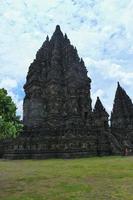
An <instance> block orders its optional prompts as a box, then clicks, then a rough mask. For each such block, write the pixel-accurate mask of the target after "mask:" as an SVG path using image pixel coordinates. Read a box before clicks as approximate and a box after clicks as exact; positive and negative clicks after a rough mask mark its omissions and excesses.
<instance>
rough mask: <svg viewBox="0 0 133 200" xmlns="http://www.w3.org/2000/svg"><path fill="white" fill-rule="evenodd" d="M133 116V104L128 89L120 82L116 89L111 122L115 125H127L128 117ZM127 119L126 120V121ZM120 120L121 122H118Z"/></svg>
mask: <svg viewBox="0 0 133 200" xmlns="http://www.w3.org/2000/svg"><path fill="white" fill-rule="evenodd" d="M131 117H133V104H132V101H131V99H130V97H129V96H128V95H127V93H126V91H125V90H124V89H123V88H122V87H121V86H120V84H119V82H118V85H117V89H116V94H115V99H114V104H113V110H112V113H111V122H112V125H113V126H114V125H115V126H119V125H120V122H121V125H120V126H126V124H125V122H126V121H128V120H127V119H129V118H131ZM125 120H126V121H125ZM118 121H119V123H117V122H118Z"/></svg>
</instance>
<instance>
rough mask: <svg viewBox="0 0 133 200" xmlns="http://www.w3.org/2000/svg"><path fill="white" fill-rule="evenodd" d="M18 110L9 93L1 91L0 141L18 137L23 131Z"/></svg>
mask: <svg viewBox="0 0 133 200" xmlns="http://www.w3.org/2000/svg"><path fill="white" fill-rule="evenodd" d="M16 110H17V108H16V105H15V103H14V102H13V101H12V98H11V97H10V96H8V95H7V91H6V90H5V89H0V139H3V138H10V137H16V136H17V135H18V134H19V133H20V131H21V130H22V124H21V122H20V118H19V117H18V116H16Z"/></svg>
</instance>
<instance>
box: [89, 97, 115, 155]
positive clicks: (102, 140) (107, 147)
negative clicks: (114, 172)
mask: <svg viewBox="0 0 133 200" xmlns="http://www.w3.org/2000/svg"><path fill="white" fill-rule="evenodd" d="M93 120H94V129H95V131H94V133H96V138H97V140H96V141H97V155H99V156H100V155H109V154H111V152H112V147H111V143H110V130H109V123H108V121H109V114H108V113H107V111H106V110H105V108H104V106H103V104H102V102H101V101H100V99H99V97H97V100H96V103H95V106H94V110H93Z"/></svg>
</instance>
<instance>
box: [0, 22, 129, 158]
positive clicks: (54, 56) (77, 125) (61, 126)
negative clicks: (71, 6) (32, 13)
mask: <svg viewBox="0 0 133 200" xmlns="http://www.w3.org/2000/svg"><path fill="white" fill-rule="evenodd" d="M90 84H91V79H90V78H89V77H88V76H87V70H86V67H85V64H84V61H83V59H82V58H80V57H79V56H78V53H77V50H76V48H75V47H74V46H73V45H71V43H70V40H69V39H68V37H67V35H66V34H65V35H63V33H62V32H61V30H60V26H59V25H57V26H56V29H55V32H54V33H53V35H52V37H51V39H49V37H48V36H47V38H46V41H45V42H44V43H43V45H42V47H41V48H40V49H39V50H38V52H37V54H36V58H35V60H34V61H33V62H32V63H31V65H30V67H29V72H28V75H27V80H26V84H25V85H24V90H25V98H24V103H23V124H24V130H23V132H22V133H21V134H20V136H18V137H17V138H16V139H6V140H4V141H1V142H0V157H3V158H11V159H17V158H19V159H21V158H39V159H40V158H72V157H87V156H102V155H121V154H123V153H125V151H126V153H127V152H128V155H130V154H133V104H132V101H131V99H130V98H129V97H128V95H127V94H126V92H125V91H124V89H123V88H121V86H120V84H119V83H118V87H117V91H116V95H115V100H114V105H113V110H112V113H111V123H110V124H109V114H108V113H107V111H106V110H105V108H104V106H103V105H102V102H101V101H100V99H99V97H98V98H97V101H96V104H95V106H94V109H93V110H92V106H91V104H92V100H91V96H90V88H91V85H90Z"/></svg>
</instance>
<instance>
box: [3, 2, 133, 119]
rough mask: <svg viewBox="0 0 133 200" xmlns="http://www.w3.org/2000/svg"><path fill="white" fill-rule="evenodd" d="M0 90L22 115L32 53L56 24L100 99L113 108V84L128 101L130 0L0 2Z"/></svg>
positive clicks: (132, 61) (132, 36) (132, 58)
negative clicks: (126, 94)
mask: <svg viewBox="0 0 133 200" xmlns="http://www.w3.org/2000/svg"><path fill="white" fill-rule="evenodd" d="M0 2H1V4H0V88H1V87H4V88H6V89H7V90H8V93H9V95H11V96H12V97H13V100H14V101H15V102H16V103H17V107H18V114H21V115H22V101H23V97H24V92H23V84H24V83H25V77H26V74H27V71H28V67H29V65H30V63H31V62H32V60H33V59H34V58H35V54H36V51H37V50H38V48H39V47H40V46H41V45H42V43H43V41H44V40H45V38H46V35H47V34H48V35H49V36H51V34H52V33H53V31H54V29H55V26H56V24H60V26H61V29H62V31H63V32H64V33H65V32H66V33H67V35H68V37H69V38H70V40H71V43H72V44H73V45H74V46H76V47H77V49H78V52H79V56H81V57H83V59H84V61H85V64H86V67H87V69H88V75H89V76H90V77H91V79H92V89H91V93H92V99H93V104H94V102H95V99H96V96H100V98H101V100H102V102H103V103H104V105H105V107H106V109H107V110H108V111H110V110H111V109H112V104H113V99H114V94H115V90H116V86H117V81H120V84H121V85H122V87H124V88H125V89H126V91H127V93H128V94H129V96H130V97H131V98H132V99H133V0H1V1H0Z"/></svg>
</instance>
